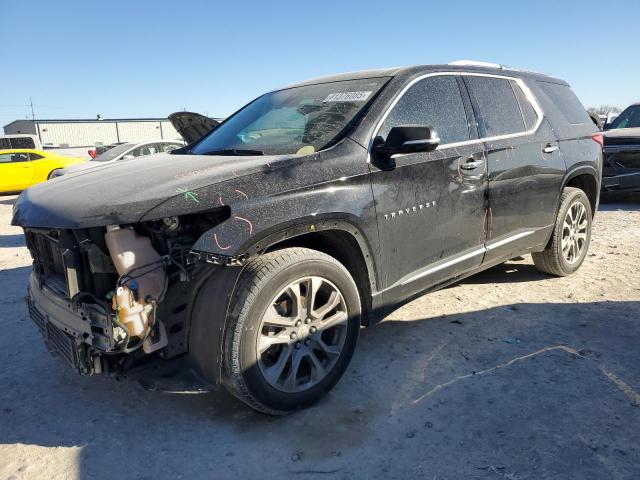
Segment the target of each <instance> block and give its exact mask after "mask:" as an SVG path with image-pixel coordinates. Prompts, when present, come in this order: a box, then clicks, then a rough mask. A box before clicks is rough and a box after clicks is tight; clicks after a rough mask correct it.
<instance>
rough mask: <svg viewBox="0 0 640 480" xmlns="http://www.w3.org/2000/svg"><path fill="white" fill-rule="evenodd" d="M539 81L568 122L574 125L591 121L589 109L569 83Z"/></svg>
mask: <svg viewBox="0 0 640 480" xmlns="http://www.w3.org/2000/svg"><path fill="white" fill-rule="evenodd" d="M539 83H540V86H541V87H542V90H543V91H544V93H546V94H547V96H548V97H549V98H550V99H551V101H552V102H553V103H554V104H555V106H556V107H557V108H558V109H559V110H560V112H561V113H562V115H563V116H564V118H565V119H566V120H567V122H569V123H571V124H573V125H579V124H583V123H591V119H590V118H589V114H588V113H587V110H586V109H585V108H584V107H583V106H582V103H580V100H578V97H576V95H575V93H573V92H572V91H571V89H570V88H569V87H568V86H567V85H560V84H557V83H548V82H539Z"/></svg>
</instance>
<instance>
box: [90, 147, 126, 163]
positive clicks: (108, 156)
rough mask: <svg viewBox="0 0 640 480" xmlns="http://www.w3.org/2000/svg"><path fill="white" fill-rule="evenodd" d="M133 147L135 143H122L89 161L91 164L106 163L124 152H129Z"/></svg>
mask: <svg viewBox="0 0 640 480" xmlns="http://www.w3.org/2000/svg"><path fill="white" fill-rule="evenodd" d="M134 145H135V143H123V144H122V145H116V146H115V147H113V148H110V149H109V150H107V151H106V152H103V153H101V154H100V155H98V156H97V157H96V158H94V159H93V160H91V161H92V162H107V161H109V160H113V159H114V158H116V157H117V156H119V155H122V154H123V153H124V152H126V151H127V150H129V149H130V148H132V147H133V146H134Z"/></svg>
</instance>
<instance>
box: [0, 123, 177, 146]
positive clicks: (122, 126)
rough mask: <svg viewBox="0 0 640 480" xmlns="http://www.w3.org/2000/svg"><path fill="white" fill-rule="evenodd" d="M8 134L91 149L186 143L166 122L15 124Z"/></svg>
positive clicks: (5, 127)
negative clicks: (118, 144)
mask: <svg viewBox="0 0 640 480" xmlns="http://www.w3.org/2000/svg"><path fill="white" fill-rule="evenodd" d="M4 133H5V134H6V135H10V134H14V133H27V134H31V135H37V136H38V137H39V138H40V142H41V143H42V144H43V145H45V144H53V145H54V146H58V147H90V146H94V145H96V144H100V143H102V144H105V145H106V144H109V143H116V142H128V141H137V140H182V137H181V136H180V134H179V133H178V132H177V131H176V129H175V128H173V125H171V122H169V121H168V120H167V119H166V118H118V119H105V120H15V121H13V122H11V123H9V124H8V125H5V126H4Z"/></svg>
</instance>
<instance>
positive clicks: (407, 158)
mask: <svg viewBox="0 0 640 480" xmlns="http://www.w3.org/2000/svg"><path fill="white" fill-rule="evenodd" d="M400 125H430V126H432V127H434V128H435V130H436V131H437V133H438V136H439V138H440V145H439V146H438V148H437V149H436V150H435V151H433V152H422V153H413V154H405V155H395V156H394V157H393V163H392V166H391V167H389V165H388V164H387V165H383V164H382V163H380V162H377V161H376V158H375V154H372V159H371V179H372V186H373V193H374V198H375V203H376V214H377V218H378V226H379V232H380V243H381V251H380V257H381V262H382V264H383V272H384V274H383V279H382V280H383V284H384V289H385V291H386V293H385V299H384V301H385V303H393V302H394V301H395V299H398V300H399V299H401V298H406V297H408V296H410V295H411V294H412V293H416V292H420V291H422V290H424V289H426V288H429V287H430V286H433V285H436V284H438V283H441V282H443V281H444V280H447V279H449V278H451V277H453V276H456V275H458V274H460V273H462V272H464V271H468V270H470V269H473V268H475V267H478V266H479V265H480V264H481V262H482V259H483V255H484V240H485V228H484V226H485V211H486V205H487V204H486V202H487V187H488V180H487V173H486V161H485V154H484V147H483V145H482V142H480V141H474V140H477V138H478V135H477V130H476V126H475V125H476V124H475V120H474V118H473V113H472V110H471V104H470V101H469V98H468V94H467V91H466V88H465V87H464V84H463V83H462V82H461V81H460V80H459V78H458V77H457V76H455V75H435V76H427V77H426V78H423V79H421V80H419V81H417V82H415V83H414V84H413V85H412V86H410V87H409V88H408V89H407V90H406V92H405V93H404V94H403V95H402V96H401V97H400V98H399V100H396V103H395V105H394V106H393V107H392V108H391V110H390V111H389V113H388V114H387V116H386V118H385V119H384V120H383V122H382V125H381V126H380V128H379V131H378V132H377V134H376V137H381V138H380V139H378V138H376V142H379V141H382V140H384V139H385V138H386V135H387V134H388V132H389V130H390V129H391V128H392V127H395V126H400Z"/></svg>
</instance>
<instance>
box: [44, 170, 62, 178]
mask: <svg viewBox="0 0 640 480" xmlns="http://www.w3.org/2000/svg"><path fill="white" fill-rule="evenodd" d="M60 170H62V169H61V168H54V169H53V170H51V171H50V172H49V175H47V180H51V177H52V175H53V174H54V173H56V172H59V171H60Z"/></svg>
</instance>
